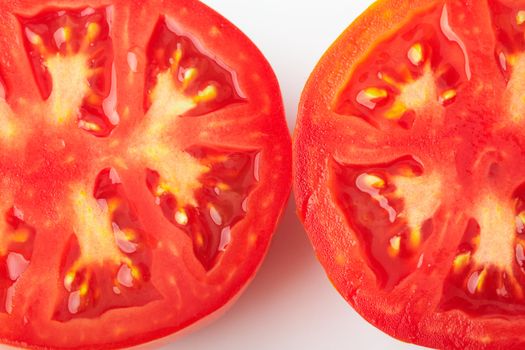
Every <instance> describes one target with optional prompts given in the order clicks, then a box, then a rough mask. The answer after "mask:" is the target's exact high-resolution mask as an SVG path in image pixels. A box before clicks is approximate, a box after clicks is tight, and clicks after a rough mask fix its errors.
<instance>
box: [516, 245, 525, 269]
mask: <svg viewBox="0 0 525 350" xmlns="http://www.w3.org/2000/svg"><path fill="white" fill-rule="evenodd" d="M516 262H517V263H518V265H519V266H520V267H521V268H522V269H523V268H524V264H525V251H524V250H523V246H522V245H521V244H517V245H516Z"/></svg>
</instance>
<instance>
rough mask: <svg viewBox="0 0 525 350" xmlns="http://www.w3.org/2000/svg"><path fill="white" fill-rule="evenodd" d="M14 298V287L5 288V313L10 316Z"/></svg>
mask: <svg viewBox="0 0 525 350" xmlns="http://www.w3.org/2000/svg"><path fill="white" fill-rule="evenodd" d="M14 297H15V285H12V286H11V287H9V288H7V290H6V295H5V311H6V312H7V313H8V314H9V315H11V314H12V313H13V298H14Z"/></svg>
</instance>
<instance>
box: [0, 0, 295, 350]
mask: <svg viewBox="0 0 525 350" xmlns="http://www.w3.org/2000/svg"><path fill="white" fill-rule="evenodd" d="M0 39H1V40H0V175H1V176H0V213H1V216H0V325H1V327H0V340H1V341H2V342H3V343H7V344H11V345H19V346H24V347H33V348H116V347H123V346H130V345H135V344H140V343H144V342H147V341H150V340H153V339H156V338H159V337H163V336H166V335H169V334H171V333H174V332H176V331H178V330H181V329H183V328H185V327H187V326H189V325H191V324H194V323H195V322H196V321H198V320H201V319H203V318H205V317H206V316H208V315H210V314H212V313H213V312H215V311H216V310H218V309H220V308H222V307H223V306H225V305H226V304H227V303H228V302H229V301H231V300H232V298H233V297H234V296H236V295H238V293H239V292H240V291H241V290H242V289H243V287H244V286H245V285H246V284H247V282H249V280H250V279H251V278H252V277H253V276H254V273H255V272H256V270H257V268H258V266H259V265H260V263H261V261H262V259H263V257H264V255H265V253H266V250H267V248H268V245H269V242H270V239H271V236H272V233H273V231H274V229H275V226H276V223H277V220H278V218H279V216H280V215H281V212H282V209H283V206H284V204H285V202H286V199H287V197H288V194H289V190H290V183H291V178H290V172H291V169H290V168H291V159H290V158H291V146H290V138H289V134H288V131H287V128H286V124H285V120H284V113H283V106H282V101H281V96H280V92H279V88H278V85H277V81H276V79H275V77H274V74H273V72H272V70H271V68H270V66H269V65H268V63H267V62H266V60H265V59H264V57H263V56H262V55H261V53H260V52H259V51H258V50H257V49H256V47H255V46H254V45H253V44H252V43H251V42H250V41H249V39H247V38H246V37H245V36H244V35H243V34H242V33H240V31H239V30H238V29H236V28H235V27H234V26H233V25H232V24H231V23H229V22H228V21H227V20H225V19H224V18H222V17H221V16H220V15H218V14H217V13H215V12H214V11H212V10H211V9H209V8H208V7H206V6H205V5H203V4H201V3H200V2H197V1H190V0H171V1H161V0H158V1H138V0H137V1H131V0H128V1H125V0H122V1H120V0H92V1H29V0H27V1H23V0H20V1H16V0H15V1H5V2H2V3H1V4H0Z"/></svg>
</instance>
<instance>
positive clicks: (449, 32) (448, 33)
mask: <svg viewBox="0 0 525 350" xmlns="http://www.w3.org/2000/svg"><path fill="white" fill-rule="evenodd" d="M440 27H441V32H442V33H443V35H444V36H445V37H446V38H447V39H448V40H450V41H452V42H455V43H457V44H458V45H459V47H460V48H461V51H462V52H463V57H464V58H465V74H466V75H467V79H468V80H470V79H471V78H472V71H471V68H470V58H469V55H468V52H467V47H466V46H465V43H464V42H463V40H461V38H460V37H459V35H457V33H456V32H454V30H453V29H452V27H451V26H450V22H449V20H448V9H447V5H444V6H443V12H442V13H441V19H440Z"/></svg>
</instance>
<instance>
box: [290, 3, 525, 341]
mask: <svg viewBox="0 0 525 350" xmlns="http://www.w3.org/2000/svg"><path fill="white" fill-rule="evenodd" d="M524 50H525V2H523V1H506V0H489V1H425V0H418V1H401V0H383V1H379V2H377V3H376V4H375V5H373V6H372V7H371V8H370V9H369V10H368V11H367V12H366V13H365V14H363V16H361V17H360V18H359V19H358V20H357V21H356V22H355V23H354V24H353V25H352V26H350V27H349V28H348V29H347V30H346V31H345V33H344V34H343V35H342V36H341V37H340V38H339V39H338V40H337V41H336V42H335V44H334V45H333V46H332V48H331V49H330V50H329V51H328V52H327V53H326V55H325V57H324V58H323V59H322V60H321V61H320V63H319V65H318V67H317V68H316V70H315V71H314V73H313V75H312V77H311V79H310V81H309V82H308V84H307V86H306V88H305V91H304V94H303V98H302V102H301V106H300V111H299V120H298V127H297V131H296V134H295V146H294V147H295V150H294V152H295V158H294V159H295V161H294V163H295V165H294V171H295V181H296V182H295V183H296V184H295V190H296V196H297V203H298V207H299V213H300V216H301V218H302V219H303V221H304V223H305V226H306V229H307V231H308V233H309V236H310V238H311V240H312V243H313V245H314V247H315V250H316V252H317V254H318V256H319V259H320V261H321V263H322V264H323V265H324V267H325V269H326V271H327V273H328V275H329V277H330V279H331V280H332V281H333V283H334V284H335V286H336V287H337V288H338V290H339V291H340V293H341V294H342V295H343V296H344V297H345V298H346V299H347V300H348V301H349V303H350V304H352V306H354V308H355V309H356V310H357V311H358V312H360V313H361V314H362V315H363V316H364V317H365V318H366V319H367V320H369V321H370V322H371V323H373V324H374V325H376V326H377V327H379V328H381V329H383V330H385V331H386V332H388V333H389V334H391V335H393V336H395V337H398V338H400V339H402V340H405V341H410V342H413V343H416V344H421V345H426V346H431V347H436V348H446V349H449V348H453V349H510V348H512V349H522V348H523V347H525V337H524V336H523V335H522V334H521V332H519V329H520V328H521V327H522V326H523V325H525V252H524V247H525V236H524V234H525V187H524V186H525V185H524V184H525V177H524V176H523V174H524V173H525V168H524V164H525V163H524V162H523V160H524V154H525V142H523V140H524V135H525V118H524V116H525V102H524V101H525V99H524V96H525V82H524V80H523V77H522V76H523V73H524V72H525V52H524Z"/></svg>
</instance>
